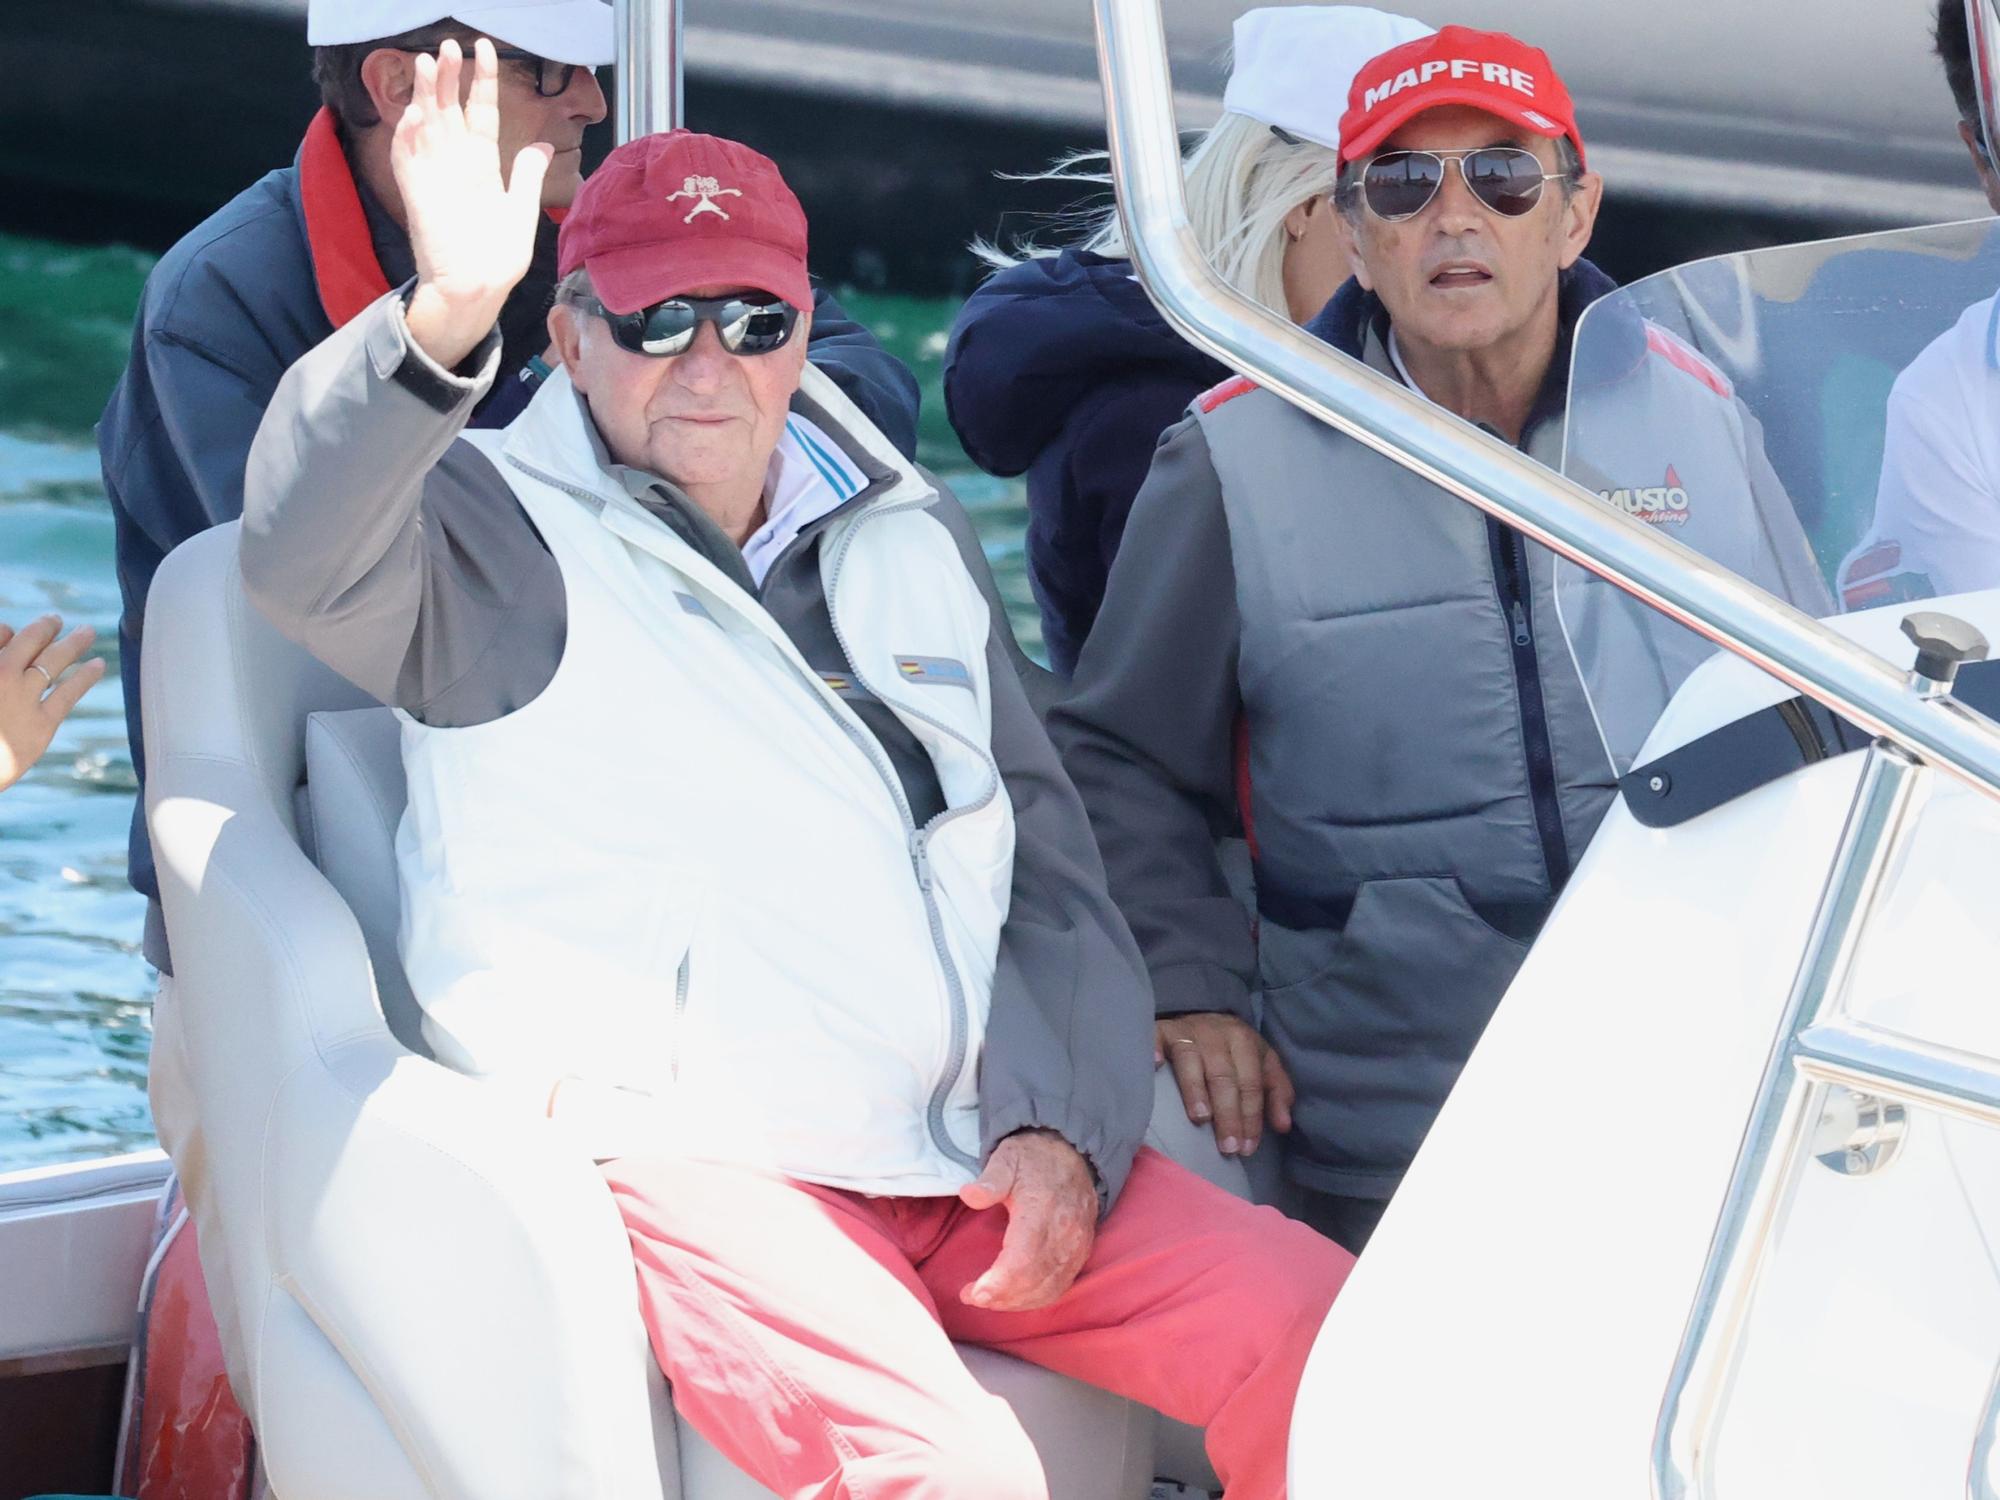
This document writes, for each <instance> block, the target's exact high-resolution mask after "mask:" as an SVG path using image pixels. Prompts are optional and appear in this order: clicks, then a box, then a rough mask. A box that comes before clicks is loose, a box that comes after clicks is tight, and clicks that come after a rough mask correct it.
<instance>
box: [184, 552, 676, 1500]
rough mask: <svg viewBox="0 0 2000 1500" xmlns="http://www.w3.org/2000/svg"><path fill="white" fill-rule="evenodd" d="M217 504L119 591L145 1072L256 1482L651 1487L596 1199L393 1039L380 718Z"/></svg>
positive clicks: (290, 1485) (634, 1355) (648, 1442)
mask: <svg viewBox="0 0 2000 1500" xmlns="http://www.w3.org/2000/svg"><path fill="white" fill-rule="evenodd" d="M238 530H239V528H238V527H237V526H236V525H234V524H231V525H227V526H221V527H217V528H215V529H214V530H212V531H209V532H206V533H204V534H202V535H200V536H198V537H195V538H194V539H192V540H191V541H189V542H187V543H186V544H184V545H183V546H182V547H180V548H178V549H177V550H176V551H175V552H174V553H173V554H172V555H171V556H170V557H168V558H167V560H166V561H165V563H164V564H162V566H161V568H160V570H159V573H158V574H157V575H156V577H155V580H154V583H153V588H152V593H151V598H150V600H149V602H148V607H147V616H146V630H145V641H146V658H147V667H148V670H147V672H146V674H145V703H144V711H145V728H146V744H147V749H148V752H149V755H148V776H147V787H146V811H147V821H148V824H149V826H150V828H151V831H152V835H153V847H154V850H155V853H156V855H157V858H158V865H159V872H160V890H161V899H162V903H163V905H164V907H165V911H166V919H167V933H168V938H169V941H170V943H171V946H172V949H173V958H174V975H173V980H172V983H171V984H163V985H162V987H161V991H160V998H159V1001H158V1003H157V1005H156V1007H155V1030H154V1050H153V1063H152V1074H153V1077H152V1086H151V1092H152V1098H153V1102H154V1105H155V1120H156V1123H157V1125H158V1127H159V1133H160V1139H161V1141H162V1143H163V1144H164V1145H165V1146H166V1147H167V1150H168V1152H169V1154H170V1155H171V1156H172V1157H173V1160H174V1164H175V1166H176V1168H177V1170H178V1171H179V1173H180V1175H181V1180H182V1183H183V1186H184V1187H185V1188H186V1191H187V1201H188V1205H189V1208H190V1211H191V1213H192V1214H193V1218H194V1224H195V1228H196V1231H197V1236H198V1242H199V1249H200V1256H201V1262H202V1270H203V1273H204V1276H205V1279H206V1281H207V1284H208V1287H209V1290H210V1293H211V1296H212V1298H213V1302H214V1307H215V1313H216V1320H217V1324H218V1327H219V1329H220V1331H221V1333H222V1337H223V1345H224V1350H225V1354H226V1356H227V1358H228V1364H229V1375H230V1382H231V1385H232V1386H233V1387H234V1389H235V1391H236V1393H237V1395H238V1398H239V1400H240V1401H241V1403H242V1405H243V1407H244V1410H245V1413H246V1414H247V1415H248V1416H249V1418H250V1420H251V1423H252V1425H253V1426H254V1428H255V1429H256V1432H257V1438H258V1445H259V1449H260V1452H261V1453H262V1454H263V1456H264V1458H265V1461H266V1463H267V1465H268V1467H269V1470H270V1474H271V1482H272V1487H273V1489H274V1490H275V1491H276V1492H277V1493H279V1494H280V1495H283V1496H286V1497H287V1500H361V1497H364V1496H365V1497H367V1500H418V1497H429V1500H475V1497H476V1500H510V1497H518V1500H585V1497H588V1500H673V1497H674V1496H676V1495H677V1494H678V1485H677V1484H673V1485H671V1486H666V1485H665V1484H664V1481H665V1480H666V1479H667V1478H669V1477H671V1476H677V1474H678V1460H677V1458H676V1457H675V1456H674V1449H673V1433H674V1428H673V1422H672V1417H671V1411H670V1410H669V1409H668V1408H666V1406H665V1404H664V1401H662V1402H661V1403H660V1404H658V1405H657V1406H656V1405H655V1403H654V1401H653V1400H652V1397H651V1394H650V1391H651V1390H652V1388H653V1387H657V1386H658V1385H659V1382H658V1380H657V1378H656V1377H657V1369H658V1366H657V1363H656V1362H655V1361H654V1360H653V1358H652V1355H651V1352H650V1350H649V1349H648V1347H647V1342H646V1336H645V1329H644V1327H643V1325H642V1324H641V1322H640V1320H639V1317H638V1309H637V1305H636V1300H635V1296H634V1292H633V1283H632V1276H631V1251H630V1247H629V1244H628V1242H627V1239H626V1235H625V1232H624V1227H623V1225H622V1223H621V1222H620V1220H619V1217H618V1213H617V1208H616V1205H615V1204H614V1203H613V1201H612V1199H611V1196H610V1194H609V1193H608V1192H606V1191H605V1187H604V1182H603V1178H602V1177H601V1176H600V1175H599V1174H598V1172H597V1171H596V1169H595V1168H594V1167H593V1166H592V1165H591V1164H590V1163H589V1162H588V1161H584V1160H579V1159H578V1158H577V1157H576V1156H575V1155H574V1153H573V1152H570V1151H567V1150H565V1149H562V1148H561V1146H560V1145H559V1143H558V1142H557V1140H556V1138H555V1137H554V1136H553V1134H552V1133H550V1132H549V1131H548V1130H547V1129H546V1128H545V1127H543V1126H542V1125H540V1123H539V1122H537V1121H535V1120H534V1119H533V1118H532V1117H530V1116H528V1115H527V1114H525V1113H523V1112H520V1111H519V1110H517V1109H516V1108H515V1107H514V1106H512V1105H511V1104H509V1103H508V1102H506V1101H505V1100H504V1099H503V1098H502V1097H500V1096H498V1095H495V1094H493V1093H491V1092H489V1091H485V1090H482V1089H480V1088H479V1087H478V1086H477V1085H476V1084H475V1083H473V1082H471V1081H469V1080H467V1079H465V1078H463V1077H461V1076H460V1075H458V1074H455V1073H452V1072H450V1071H449V1070H447V1069H444V1068H440V1067H437V1066H435V1065H434V1064H431V1063H428V1062H425V1061H423V1060H422V1059H419V1058H413V1057H411V1056H410V1055H409V1051H408V1050H406V1048H405V1047H404V1046H402V1045H399V1044H398V1040H397V1037H398V1036H400V1037H402V1038H403V1039H404V1040H405V1041H413V1040H415V1030H416V1028H415V1026H414V1020H415V1010H414V1006H412V1005H411V1004H410V1003H409V1000H408V986H407V984H406V983H405V982H404V981H403V979H402V976H401V971H400V968H399V966H398V965H397V964H396V963H395V932H396V925H397V924H396V918H395V912H396V908H397V905H398V897H397V886H396V880H395V869H394V858H393V844H392V840H393V832H394V829H395V826H396V823H397V821H398V819H399V817H400V813H401V807H402V801H403V792H402V784H401V782H402V778H401V768H400V757H399V755H398V753H397V747H396V726H395V724H394V722H393V720H392V719H390V718H389V717H388V715H387V714H386V712H385V711H383V710H382V709H380V708H379V707H377V706H376V705H374V704H373V703H372V702H371V700H370V699H369V698H368V697H367V696H366V695H364V694H363V693H361V692H360V691H359V690H357V689H356V688H354V687H353V686H351V685H350V684H348V683H346V682H344V681H343V680H342V679H341V678H339V677H338V676H337V675H335V674H334V673H333V672H331V671H330V670H328V669H327V668H326V667H324V666H322V665H320V664H319V663H318V662H316V661H315V660H313V658H312V657H310V656H309V655H308V654H307V653H306V652H305V651H303V650H301V649H300V648H299V647H297V646H295V645H293V644H292V643H290V642H288V641H286V640H285V639H284V638H283V637H281V636H280V635H279V634H278V633H277V631H276V630H275V629H274V628H272V626H271V625H270V624H269V623H268V622H267V621H266V620H265V619H264V618H263V617H262V616H261V615H260V614H259V613H258V612H257V611H256V609H255V608H254V607H253V606H252V604H251V602H250V599H249V597H248V596H247V595H246V593H245V591H244V589H243V585H242V579H241V576H240V573H239V569H238V565H237V541H238ZM357 710H358V711H359V712H357ZM308 773H310V774H308ZM301 785H309V786H310V787H311V790H310V792H309V794H308V795H307V796H306V797H305V798H303V799H301V798H299V797H298V796H297V792H298V789H299V788H300V787H301ZM308 850H311V851H312V853H313V855H315V856H316V858H317V861H318V863H317V864H315V860H314V858H309V857H308V854H307V851H308ZM378 994H379V996H380V999H379V1002H378ZM385 1012H386V1016H385ZM391 1021H393V1022H394V1023H395V1033H394V1034H392V1031H391V1025H390V1024H389V1023H390V1022H391ZM524 1288H525V1289H532V1290H531V1291H529V1292H528V1293H527V1294H526V1295H523V1291H522V1289H524ZM495 1308H501V1309H504V1311H505V1316H504V1317H498V1318H496V1317H495V1315H494V1309H495ZM364 1372H365V1374H364ZM649 1380H650V1381H651V1382H652V1386H650V1387H649V1384H648V1382H649Z"/></svg>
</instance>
